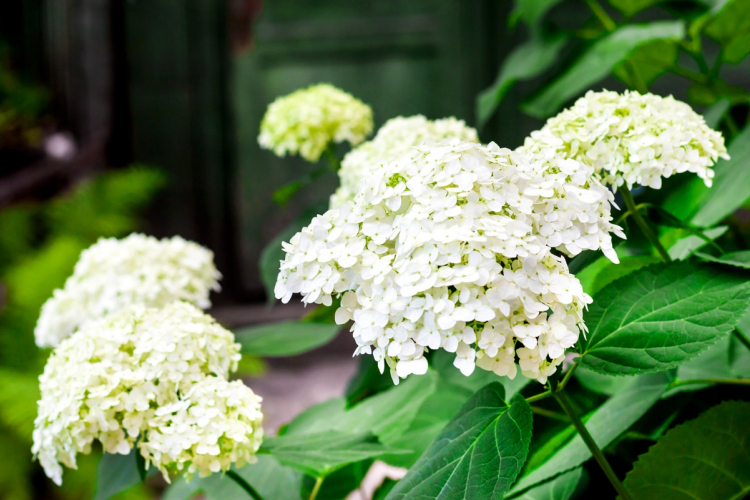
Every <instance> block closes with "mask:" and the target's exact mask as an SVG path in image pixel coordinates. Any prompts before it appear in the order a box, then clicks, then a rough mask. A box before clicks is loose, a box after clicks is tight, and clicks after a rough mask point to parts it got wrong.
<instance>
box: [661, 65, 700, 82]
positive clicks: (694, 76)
mask: <svg viewBox="0 0 750 500" xmlns="http://www.w3.org/2000/svg"><path fill="white" fill-rule="evenodd" d="M669 71H671V72H672V73H674V74H675V75H679V76H681V77H683V78H687V79H688V80H692V81H694V82H695V83H701V84H707V83H708V82H709V81H710V80H709V78H708V77H707V76H706V75H702V74H700V73H696V72H695V71H690V70H689V69H685V68H681V67H680V66H672V67H671V68H669Z"/></svg>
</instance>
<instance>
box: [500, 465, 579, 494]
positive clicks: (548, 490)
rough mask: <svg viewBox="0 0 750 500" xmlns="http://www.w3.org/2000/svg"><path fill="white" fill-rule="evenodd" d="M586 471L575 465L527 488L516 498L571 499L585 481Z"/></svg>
mask: <svg viewBox="0 0 750 500" xmlns="http://www.w3.org/2000/svg"><path fill="white" fill-rule="evenodd" d="M587 480H588V477H587V475H586V471H585V470H583V468H582V467H577V468H575V469H573V470H571V471H568V472H566V473H564V474H560V475H559V476H557V477H556V478H554V479H551V480H550V481H547V482H546V483H542V484H540V485H539V486H535V487H533V488H531V489H530V490H527V491H526V492H525V493H524V494H523V495H521V496H518V497H513V498H517V499H518V500H571V499H573V498H575V495H576V493H577V492H578V491H580V490H581V489H582V487H583V486H584V485H585V483H586V482H587Z"/></svg>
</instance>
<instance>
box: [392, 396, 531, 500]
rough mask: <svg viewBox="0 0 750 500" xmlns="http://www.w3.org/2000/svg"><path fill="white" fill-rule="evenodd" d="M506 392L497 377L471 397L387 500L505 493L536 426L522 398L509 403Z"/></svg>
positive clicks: (487, 496) (446, 499)
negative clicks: (505, 396)
mask: <svg viewBox="0 0 750 500" xmlns="http://www.w3.org/2000/svg"><path fill="white" fill-rule="evenodd" d="M503 397H504V390H503V386H502V385H500V384H499V383H497V382H494V383H492V384H490V385H488V386H486V387H484V388H483V389H480V390H479V391H478V392H477V393H476V394H475V395H474V396H472V397H471V399H469V401H467V402H466V404H465V405H464V406H463V407H462V408H461V410H460V411H459V412H458V413H457V414H456V416H455V417H454V418H453V420H452V421H451V422H450V423H449V424H448V425H447V426H446V428H445V429H444V430H443V432H441V433H440V435H439V436H438V438H437V439H436V440H435V442H434V443H433V444H432V445H431V446H430V447H429V448H428V449H427V451H426V452H425V453H424V455H422V458H420V459H419V461H417V463H416V464H415V465H414V466H413V467H412V468H411V469H410V470H409V472H408V473H407V474H406V476H405V477H404V478H403V479H402V480H401V481H399V482H398V484H397V485H396V487H395V488H394V489H393V490H392V491H391V493H390V494H389V495H388V497H387V500H401V499H412V498H441V499H443V500H453V499H468V498H482V499H488V500H489V499H493V500H494V499H501V498H503V496H504V495H505V493H506V492H507V491H508V489H509V488H510V486H511V484H513V481H514V480H515V478H516V476H517V475H518V473H519V471H520V470H521V466H523V463H524V461H525V460H526V455H527V453H528V450H529V442H530V440H531V425H532V415H531V407H530V406H529V404H528V403H527V402H526V400H525V399H524V398H523V397H521V396H520V395H519V396H516V397H515V398H513V401H512V403H511V405H510V406H508V405H507V404H506V403H505V401H503Z"/></svg>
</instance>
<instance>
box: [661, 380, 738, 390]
mask: <svg viewBox="0 0 750 500" xmlns="http://www.w3.org/2000/svg"><path fill="white" fill-rule="evenodd" d="M690 384H713V385H750V379H747V378H695V379H691V380H679V381H677V382H672V383H671V384H669V388H670V389H674V388H675V387H680V386H682V385H690Z"/></svg>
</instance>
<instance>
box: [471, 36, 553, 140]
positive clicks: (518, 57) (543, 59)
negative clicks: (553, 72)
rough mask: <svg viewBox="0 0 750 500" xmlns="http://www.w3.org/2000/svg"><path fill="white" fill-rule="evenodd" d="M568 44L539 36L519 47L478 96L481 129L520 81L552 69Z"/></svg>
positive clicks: (478, 115) (477, 111) (478, 119)
mask: <svg viewBox="0 0 750 500" xmlns="http://www.w3.org/2000/svg"><path fill="white" fill-rule="evenodd" d="M566 42H567V39H566V38H565V37H556V38H555V39H553V40H548V41H545V40H543V39H541V37H537V38H532V39H531V40H529V41H527V42H526V43H524V44H523V45H520V46H518V47H516V49H514V50H513V52H511V53H510V55H508V57H507V58H506V59H505V61H504V62H503V65H502V67H501V68H500V73H499V74H498V76H497V80H495V83H493V84H492V86H491V87H489V88H488V89H486V90H484V91H483V92H482V93H481V94H479V95H478V96H477V109H476V113H477V121H478V123H479V126H480V127H481V126H482V125H484V124H485V123H487V120H489V119H490V117H491V116H492V114H493V113H494V112H495V110H497V107H498V105H499V104H500V102H501V101H502V100H503V98H504V97H505V94H506V93H507V92H508V90H510V88H511V87H512V86H513V85H514V84H515V83H516V81H517V80H528V79H530V78H533V77H535V76H537V75H540V74H541V73H543V72H544V71H545V70H546V69H548V68H549V67H550V66H552V64H553V63H554V62H555V61H556V60H557V58H558V55H559V53H560V50H561V49H562V48H563V47H564V46H565V43H566Z"/></svg>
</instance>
